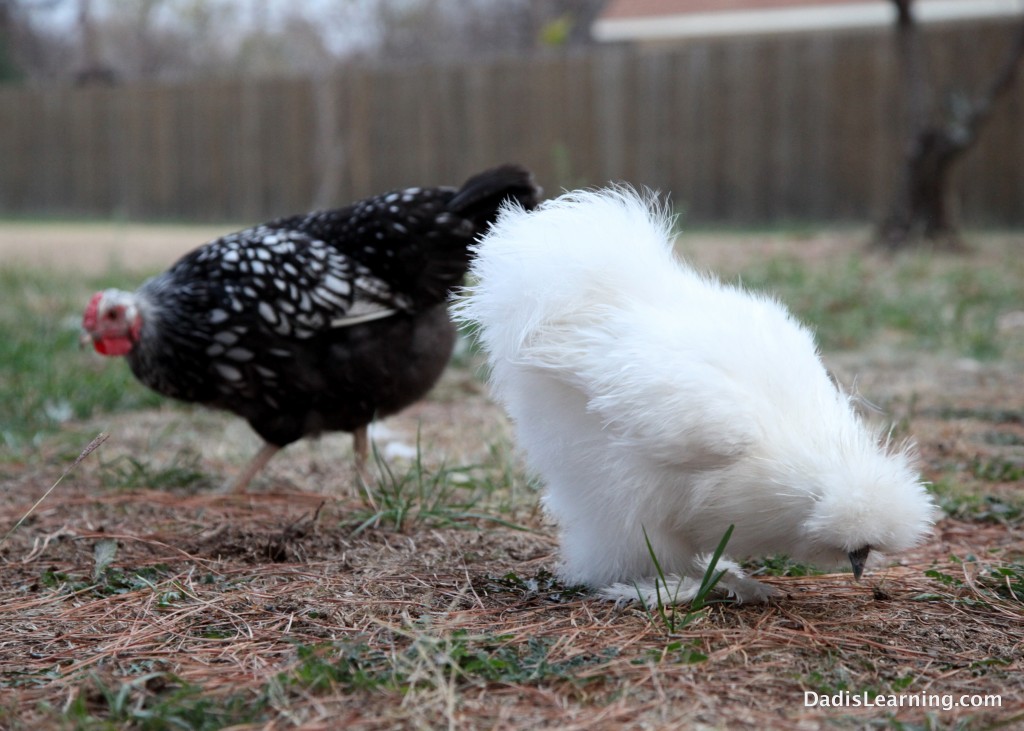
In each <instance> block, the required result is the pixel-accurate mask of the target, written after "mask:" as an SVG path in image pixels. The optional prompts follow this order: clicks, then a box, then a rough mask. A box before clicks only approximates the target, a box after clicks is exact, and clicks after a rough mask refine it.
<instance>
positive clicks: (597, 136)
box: [0, 0, 1024, 226]
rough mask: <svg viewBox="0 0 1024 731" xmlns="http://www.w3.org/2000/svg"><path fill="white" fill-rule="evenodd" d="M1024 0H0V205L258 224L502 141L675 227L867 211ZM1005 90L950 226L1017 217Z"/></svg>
mask: <svg viewBox="0 0 1024 731" xmlns="http://www.w3.org/2000/svg"><path fill="white" fill-rule="evenodd" d="M903 6H910V7H912V9H913V11H914V18H913V21H914V23H913V31H914V34H913V36H912V38H913V40H914V43H915V44H916V45H915V46H914V48H913V55H912V56H911V55H908V54H907V53H906V51H907V49H908V48H909V46H908V45H907V44H906V43H904V42H903V41H906V40H907V38H911V36H908V35H906V34H904V35H903V36H902V38H903V41H901V35H900V32H899V28H898V22H897V21H898V20H899V17H900V16H899V13H900V10H901V7H903ZM1022 18H1024V0H915V1H914V2H913V3H911V2H909V0H903V1H902V2H901V1H900V0H858V1H856V2H854V1H853V0H729V1H728V2H725V1H719V0H608V1H603V0H334V1H333V2H332V1H329V0H0V216H4V217H11V216H15V217H21V216H28V217H36V216H85V217H99V218H111V217H113V218H121V219H129V220H150V221H152V220H164V221H213V222H218V221H240V222H254V221H257V220H263V219H266V218H269V217H272V216H276V215H281V214H286V213H293V212H297V211H302V210H306V209H310V208H314V207H326V206H335V205H341V204H344V203H347V202H349V201H351V200H353V199H356V198H359V197H362V196H366V195H370V194H373V193H377V192H381V191H383V190H386V189H389V188H394V187H401V186H407V185H435V184H458V183H460V182H461V181H462V180H463V179H464V178H465V177H467V176H468V175H469V174H471V173H473V172H476V171H478V170H480V169H483V168H485V167H487V166H489V165H494V164H497V163H500V162H505V161H516V162H520V163H523V164H525V165H527V166H529V167H530V168H531V169H533V170H534V171H535V172H536V175H537V178H538V180H539V182H540V183H541V184H542V185H543V186H544V187H545V189H546V191H547V193H548V194H552V195H553V194H556V193H557V192H559V191H560V190H561V189H562V188H567V187H577V186H583V185H598V184H602V183H604V182H606V181H609V180H625V181H629V182H632V183H634V184H638V185H646V186H650V187H652V188H656V189H659V190H660V191H662V192H663V193H666V194H669V195H670V196H671V198H672V201H673V203H674V204H675V206H676V207H677V208H678V209H679V210H680V211H682V212H683V213H684V220H685V221H686V222H687V223H688V224H719V223H723V224H729V225H753V226H759V225H766V224H776V223H779V222H796V221H813V222H855V223H865V222H877V221H879V220H881V219H882V218H884V217H885V216H886V215H887V213H888V212H890V211H891V210H892V208H893V200H894V196H896V195H897V194H898V192H897V191H898V188H899V185H900V182H899V181H900V179H901V175H903V171H904V168H905V166H906V157H907V154H908V149H909V148H908V145H911V144H912V143H913V140H914V139H915V137H914V132H915V129H918V130H919V129H920V128H921V127H922V126H923V125H927V124H929V123H941V124H943V125H946V126H945V127H943V130H944V131H948V132H949V134H950V135H951V136H952V137H953V138H955V137H956V134H957V129H956V124H958V123H959V122H958V120H960V122H962V121H963V119H964V118H965V115H966V114H967V112H970V111H971V110H972V109H975V107H974V106H972V105H976V104H977V103H979V99H980V101H981V102H983V101H985V99H984V98H983V97H985V95H986V94H987V92H988V90H990V88H991V87H992V85H993V83H994V80H995V79H996V77H997V76H998V75H999V73H1000V71H1001V70H1005V69H1006V68H1007V67H1008V64H1009V61H1010V60H1011V56H1012V49H1013V42H1014V38H1016V36H1017V35H1024V34H1022V33H1021V31H1020V26H1021V25H1022ZM901 43H902V45H901ZM908 59H909V60H912V63H909V64H908ZM1013 68H1015V67H1013ZM1022 87H1024V79H1022V78H1020V76H1017V77H1012V75H1011V78H1010V80H1009V82H1008V83H1007V84H1006V86H1005V88H1003V89H1000V90H999V91H1000V93H999V94H998V95H993V98H995V96H998V99H997V100H996V101H997V104H993V105H992V107H993V108H992V110H991V114H990V115H989V117H986V119H985V127H984V129H983V130H980V131H979V133H978V134H977V139H976V140H975V139H971V140H970V144H969V145H967V146H966V147H967V148H968V149H967V151H966V154H964V155H963V159H962V161H958V163H957V165H956V167H955V168H954V169H953V171H952V172H953V173H955V175H953V177H952V179H951V181H950V182H949V185H950V191H949V197H950V205H951V206H952V207H953V208H954V210H955V213H956V215H957V217H958V219H960V218H962V220H963V221H964V222H965V223H966V224H967V225H970V226H1019V225H1024V88H1022ZM965 110H966V111H965ZM968 116H969V115H968ZM915 125H916V127H915ZM961 127H967V128H968V130H967V131H968V132H970V131H971V130H970V129H969V125H966V124H961Z"/></svg>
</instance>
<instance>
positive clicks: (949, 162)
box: [875, 0, 1024, 250]
mask: <svg viewBox="0 0 1024 731" xmlns="http://www.w3.org/2000/svg"><path fill="white" fill-rule="evenodd" d="M893 2H894V3H895V5H896V8H897V21H896V33H897V43H898V51H899V56H900V65H901V67H902V71H903V84H904V94H905V96H906V98H907V101H908V109H909V113H908V117H909V126H910V133H909V140H910V141H909V144H908V150H907V155H906V157H905V159H904V163H903V171H902V176H901V183H900V185H899V188H898V189H897V191H896V193H895V198H894V201H893V204H892V206H891V208H890V210H889V215H888V216H887V217H886V218H885V220H884V221H883V222H882V224H881V226H880V227H879V229H878V232H877V234H876V238H875V243H876V245H878V246H880V247H884V248H887V249H891V250H896V249H904V248H909V247H912V246H931V247H933V248H938V249H948V250H962V249H963V248H964V247H963V243H962V241H961V239H960V233H959V223H958V221H957V218H956V215H955V214H954V211H953V206H952V202H951V195H950V188H951V184H950V180H951V176H952V173H953V168H954V165H955V163H956V162H957V161H958V160H959V159H960V158H961V157H962V156H963V154H964V153H965V152H966V151H967V150H969V149H970V148H971V147H972V146H973V145H974V143H975V142H976V141H977V139H978V135H979V133H980V132H981V129H982V127H983V126H984V125H985V123H986V122H987V121H988V120H989V119H990V118H991V116H992V109H993V107H994V105H995V103H996V102H997V101H998V100H999V98H1000V97H1002V96H1004V95H1005V94H1006V93H1007V92H1008V91H1009V90H1010V89H1011V88H1012V86H1013V84H1014V81H1015V80H1016V75H1017V70H1018V67H1019V65H1020V61H1021V59H1022V58H1024V18H1022V21H1021V23H1020V25H1019V26H1018V30H1017V33H1016V35H1015V37H1014V40H1013V43H1012V45H1011V48H1010V51H1009V53H1008V54H1007V57H1006V60H1005V61H1004V62H1003V65H1002V66H1001V67H1000V68H999V69H998V71H997V73H996V76H995V78H994V80H993V81H992V83H991V84H989V87H988V89H986V91H985V93H984V94H982V95H981V96H980V97H979V98H978V99H976V100H974V101H973V102H964V103H963V104H960V105H958V106H957V107H956V108H954V109H951V110H950V111H949V112H948V113H947V114H946V115H945V118H944V119H941V120H939V121H933V120H930V119H929V117H930V115H929V113H928V107H929V106H930V100H929V97H930V91H929V85H928V81H927V78H926V74H925V73H924V70H923V68H922V62H923V58H922V53H921V50H920V47H919V43H920V40H919V36H918V30H917V23H916V22H915V21H914V19H913V16H912V14H911V12H910V11H911V4H912V0H893Z"/></svg>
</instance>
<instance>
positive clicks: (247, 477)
mask: <svg viewBox="0 0 1024 731" xmlns="http://www.w3.org/2000/svg"><path fill="white" fill-rule="evenodd" d="M279 451H281V448H280V447H279V446H277V445H276V444H264V445H263V448H262V449H260V451H259V452H257V453H256V456H255V457H253V458H252V459H251V460H250V461H249V464H248V465H246V467H245V469H244V470H242V473H241V474H240V475H238V477H236V478H235V479H234V480H232V481H231V482H230V483H228V490H229V491H230V492H234V493H242V492H245V488H247V487H248V486H249V483H250V482H252V478H253V477H255V476H256V474H257V473H258V472H259V471H260V470H262V469H263V468H264V467H265V466H266V464H267V462H269V461H270V458H271V457H273V456H274V455H275V454H277V453H278V452H279Z"/></svg>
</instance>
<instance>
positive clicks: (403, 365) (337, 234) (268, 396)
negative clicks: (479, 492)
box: [84, 166, 539, 447]
mask: <svg viewBox="0 0 1024 731" xmlns="http://www.w3.org/2000/svg"><path fill="white" fill-rule="evenodd" d="M538 193H539V191H538V190H537V188H536V187H535V186H534V184H533V182H532V179H531V177H530V174H529V173H528V172H527V171H525V170H524V169H522V168H520V167H517V166H505V167H500V168H496V169H493V170H489V171H486V172H484V173H481V174H480V175H478V176H475V177H473V178H471V179H470V180H468V181H467V182H466V183H465V185H463V187H462V188H460V189H455V188H409V189H406V190H398V191H394V192H390V193H386V194H383V195H379V196H376V197H373V198H368V199H366V200H363V201H360V202H358V203H355V204H354V205H351V206H348V207H346V208H340V209H336V210H328V211H319V212H314V213H309V214H305V215H300V216H291V217H287V218H280V219H277V220H274V221H270V222H268V223H265V224H262V225H260V226H256V227H254V228H250V229H246V230H244V231H240V232H238V233H234V234H230V235H228V236H224V237H223V238H220V239H217V240H216V241H212V242H210V243H208V244H205V245H204V246H201V247H200V248H198V249H196V250H194V251H193V252H191V253H189V254H187V255H185V256H184V257H183V258H182V259H180V260H179V261H178V262H177V263H176V264H174V265H173V266H172V267H171V268H170V269H169V270H167V271H166V272H164V273H163V274H160V275H158V276H156V277H154V278H152V279H150V280H149V281H147V282H145V283H144V284H143V285H142V286H141V287H140V288H139V290H138V291H137V292H136V293H134V295H129V294H127V293H123V292H117V291H111V290H108V291H107V292H104V293H100V294H97V295H96V297H94V301H93V302H92V303H90V309H89V310H87V312H86V316H85V319H84V326H85V329H86V330H87V332H88V333H89V334H90V336H91V337H92V338H93V340H94V342H95V343H96V347H97V350H100V352H104V353H109V354H124V355H126V357H127V359H128V363H129V365H130V367H131V369H132V372H133V373H134V374H135V376H136V377H137V378H138V379H139V380H140V381H141V382H142V383H144V384H146V385H147V386H149V387H150V388H153V389H154V390H156V391H158V392H159V393H162V394H164V395H166V396H170V397H173V398H176V399H180V400H183V401H190V402H198V403H202V404H206V405H209V406H214V407H219V408H224V409H228V410H230V411H233V412H235V413H237V414H239V415H240V416H242V417H244V418H245V419H247V420H248V421H249V423H250V424H251V425H252V427H253V428H254V429H255V430H256V432H257V433H259V434H260V436H261V437H263V439H264V440H266V441H267V442H268V443H269V444H271V445H275V446H277V447H282V446H285V445H287V444H290V443H291V442H293V441H296V440H297V439H300V438H302V437H303V436H307V435H311V434H316V433H319V432H321V431H331V430H343V431H355V430H357V429H360V428H362V427H365V425H366V424H367V423H369V422H370V421H371V420H372V419H373V418H375V417H377V416H386V415H388V414H391V413H394V412H396V411H398V410H400V409H402V408H404V407H405V406H407V405H409V404H411V403H412V402H414V401H416V400H417V399H419V398H420V397H422V396H423V395H424V394H425V393H426V392H427V391H428V390H429V389H430V388H431V386H433V384H434V383H435V381H436V380H437V378H438V377H439V376H440V374H441V372H442V371H443V369H444V367H445V365H446V364H447V362H448V359H449V357H450V355H451V350H452V347H453V344H454V340H455V332H454V329H453V326H452V325H451V322H450V320H449V318H448V312H447V307H446V300H447V297H448V295H449V293H450V292H451V290H452V288H453V287H455V286H456V285H458V284H459V283H460V282H461V280H462V277H463V276H464V274H465V272H466V269H467V267H468V264H469V252H468V247H469V245H470V244H472V243H473V241H474V239H475V238H476V236H477V235H478V234H480V233H482V232H483V231H484V230H485V229H486V228H487V226H488V223H489V222H491V221H493V219H494V218H495V216H496V214H497V210H498V207H499V206H500V204H501V203H502V202H503V201H504V200H505V199H507V198H512V199H515V200H516V201H518V202H519V203H520V204H521V205H523V206H525V207H527V208H532V207H533V206H534V205H536V203H537V197H538ZM112 308H114V309H115V310H116V309H117V308H120V310H119V311H118V312H117V313H115V314H119V315H121V316H122V317H123V319H125V320H129V321H130V320H132V318H133V317H134V318H136V327H135V328H134V331H132V334H130V335H124V334H123V333H122V337H123V338H125V339H127V340H129V341H130V342H128V343H127V344H126V345H125V346H124V349H123V350H120V351H118V350H116V349H115V348H111V350H109V351H108V350H105V349H104V348H103V347H102V343H103V341H104V338H105V336H106V334H105V333H104V331H103V327H104V323H105V322H106V321H108V320H111V321H113V320H116V319H117V318H116V317H112V316H111V313H110V311H111V309H112ZM130 326H131V322H128V323H127V324H126V328H125V329H126V330H132V328H131V327H130Z"/></svg>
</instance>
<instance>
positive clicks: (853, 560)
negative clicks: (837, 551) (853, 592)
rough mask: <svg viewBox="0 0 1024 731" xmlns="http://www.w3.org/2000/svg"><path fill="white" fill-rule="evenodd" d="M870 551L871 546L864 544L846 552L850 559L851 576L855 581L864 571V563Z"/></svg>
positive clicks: (858, 579)
mask: <svg viewBox="0 0 1024 731" xmlns="http://www.w3.org/2000/svg"><path fill="white" fill-rule="evenodd" d="M870 552H871V546H864V547H862V548H858V549H857V550H856V551H850V552H849V553H848V554H846V555H847V556H848V557H849V559H850V566H852V567H853V578H855V579H856V580H857V581H860V577H861V575H862V574H863V573H864V564H866V563H867V561H868V554H869V553H870Z"/></svg>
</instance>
